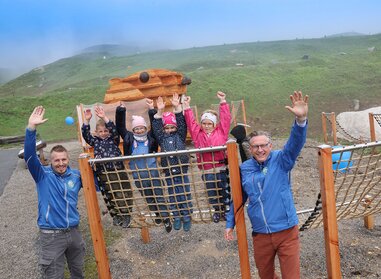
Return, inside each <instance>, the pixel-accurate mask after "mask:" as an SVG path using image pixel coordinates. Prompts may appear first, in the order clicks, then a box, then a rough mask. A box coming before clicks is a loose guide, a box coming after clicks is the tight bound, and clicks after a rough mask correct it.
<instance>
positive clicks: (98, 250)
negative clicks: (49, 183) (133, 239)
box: [79, 153, 111, 279]
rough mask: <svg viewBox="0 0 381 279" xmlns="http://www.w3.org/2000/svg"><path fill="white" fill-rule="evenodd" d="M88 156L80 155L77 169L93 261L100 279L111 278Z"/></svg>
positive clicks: (85, 154)
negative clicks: (89, 233) (80, 179)
mask: <svg viewBox="0 0 381 279" xmlns="http://www.w3.org/2000/svg"><path fill="white" fill-rule="evenodd" d="M89 158H90V156H89V154H87V153H84V154H81V155H80V157H79V170H80V172H81V178H82V187H83V192H84V195H85V202H86V208H87V216H88V220H89V226H90V232H91V238H92V240H93V247H94V254H95V261H96V263H97V269H98V277H99V278H100V279H111V272H110V265H109V261H108V256H107V250H106V242H105V239H104V236H103V227H102V222H101V215H100V209H99V204H98V199H97V193H96V191H95V183H94V174H93V170H92V169H91V167H90V165H89Z"/></svg>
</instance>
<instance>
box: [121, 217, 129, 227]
mask: <svg viewBox="0 0 381 279" xmlns="http://www.w3.org/2000/svg"><path fill="white" fill-rule="evenodd" d="M130 225H131V217H130V216H129V215H126V216H124V217H123V223H122V228H128V227H130Z"/></svg>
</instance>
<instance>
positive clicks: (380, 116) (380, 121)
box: [373, 113, 381, 127]
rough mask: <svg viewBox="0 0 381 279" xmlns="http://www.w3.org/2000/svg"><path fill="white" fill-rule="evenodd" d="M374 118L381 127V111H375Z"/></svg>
mask: <svg viewBox="0 0 381 279" xmlns="http://www.w3.org/2000/svg"><path fill="white" fill-rule="evenodd" d="M373 118H374V120H376V122H377V123H378V125H379V126H380V127H381V113H373Z"/></svg>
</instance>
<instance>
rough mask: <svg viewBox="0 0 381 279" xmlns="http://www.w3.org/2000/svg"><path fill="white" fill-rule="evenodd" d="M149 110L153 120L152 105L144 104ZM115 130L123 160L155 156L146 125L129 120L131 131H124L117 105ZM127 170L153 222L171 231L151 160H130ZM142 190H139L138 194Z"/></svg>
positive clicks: (122, 110)
mask: <svg viewBox="0 0 381 279" xmlns="http://www.w3.org/2000/svg"><path fill="white" fill-rule="evenodd" d="M146 102H147V105H148V106H149V108H150V110H149V112H148V113H149V117H150V119H152V118H153V115H154V114H155V113H156V110H155V109H154V107H153V101H152V100H150V99H147V100H146ZM115 121H116V127H117V130H118V132H119V134H120V136H121V137H122V139H123V153H124V155H125V156H130V155H142V154H147V153H153V152H157V149H158V144H157V141H156V139H155V138H154V137H153V135H152V131H148V128H147V123H146V121H145V120H144V118H143V117H141V116H137V115H133V116H132V123H131V124H132V131H128V130H127V129H126V107H125V106H124V105H123V104H121V105H120V106H118V107H117V108H116V114H115ZM129 166H130V169H131V170H133V172H132V175H133V177H134V180H135V185H136V187H138V189H139V191H140V193H141V194H142V196H143V197H145V200H146V201H147V204H148V208H149V210H150V211H151V212H154V213H155V215H156V216H157V218H155V222H156V223H157V224H160V223H161V222H162V220H163V223H164V227H165V230H166V231H167V232H168V233H169V232H171V230H172V224H171V220H170V219H169V218H168V216H169V212H168V208H167V205H166V202H165V199H164V192H163V184H162V182H161V179H160V175H159V172H158V170H157V163H156V159H155V158H141V159H135V160H130V162H129ZM142 189H143V190H142Z"/></svg>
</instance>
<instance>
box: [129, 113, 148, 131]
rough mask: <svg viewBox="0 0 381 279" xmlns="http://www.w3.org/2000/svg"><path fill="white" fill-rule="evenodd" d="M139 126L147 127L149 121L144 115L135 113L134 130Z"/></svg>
mask: <svg viewBox="0 0 381 279" xmlns="http://www.w3.org/2000/svg"><path fill="white" fill-rule="evenodd" d="M138 126H144V127H146V128H147V123H146V121H145V120H144V118H143V117H141V116H138V115H133V116H132V130H133V129H135V128H136V127H138Z"/></svg>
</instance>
